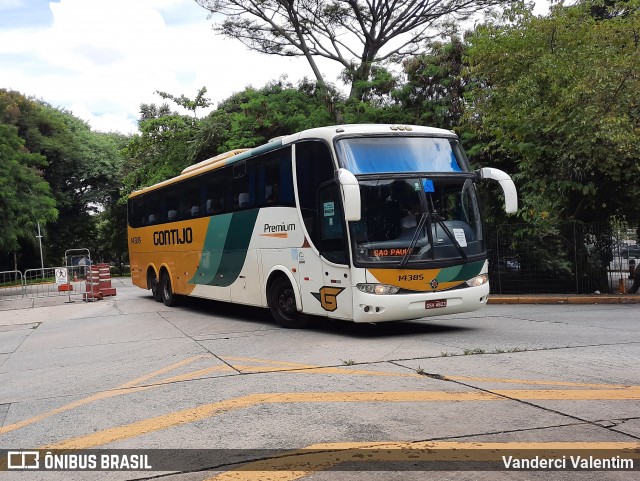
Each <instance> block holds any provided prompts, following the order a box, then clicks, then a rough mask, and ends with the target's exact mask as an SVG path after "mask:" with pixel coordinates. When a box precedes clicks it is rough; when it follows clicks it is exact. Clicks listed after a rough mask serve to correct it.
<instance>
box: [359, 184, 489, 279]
mask: <svg viewBox="0 0 640 481" xmlns="http://www.w3.org/2000/svg"><path fill="white" fill-rule="evenodd" d="M360 195H361V202H362V217H361V219H360V221H358V222H352V223H350V225H351V229H352V230H351V233H352V238H353V239H354V249H355V260H356V262H357V263H359V264H367V263H374V262H375V263H376V264H378V265H379V264H380V263H386V264H388V265H389V267H391V266H396V267H402V266H404V265H412V264H413V265H415V264H419V263H424V262H429V261H445V260H453V259H455V260H458V261H459V260H462V261H463V262H465V261H466V260H467V259H468V258H470V257H473V256H478V255H483V254H484V253H485V246H484V241H483V238H482V223H481V220H480V213H479V209H478V204H477V199H476V190H475V186H474V184H473V181H472V180H471V178H470V176H469V175H466V176H464V177H462V176H461V177H458V176H450V175H449V176H441V177H437V176H433V177H415V178H403V179H398V178H393V179H392V178H389V179H376V180H360Z"/></svg>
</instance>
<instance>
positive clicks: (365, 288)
mask: <svg viewBox="0 0 640 481" xmlns="http://www.w3.org/2000/svg"><path fill="white" fill-rule="evenodd" d="M356 287H357V288H358V290H359V291H361V292H364V293H366V294H378V295H384V294H395V293H396V292H398V291H399V290H400V288H399V287H396V286H389V285H387V284H358V285H357V286H356Z"/></svg>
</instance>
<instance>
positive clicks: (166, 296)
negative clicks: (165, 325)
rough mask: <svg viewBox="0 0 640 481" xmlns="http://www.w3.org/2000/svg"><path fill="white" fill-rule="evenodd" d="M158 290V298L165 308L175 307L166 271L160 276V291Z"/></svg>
mask: <svg viewBox="0 0 640 481" xmlns="http://www.w3.org/2000/svg"><path fill="white" fill-rule="evenodd" d="M158 290H159V291H160V296H161V297H162V302H164V305H165V306H167V307H172V306H175V305H176V303H177V302H176V295H175V294H174V293H173V290H172V289H171V279H170V278H169V273H168V272H167V271H163V272H162V274H161V275H160V289H158Z"/></svg>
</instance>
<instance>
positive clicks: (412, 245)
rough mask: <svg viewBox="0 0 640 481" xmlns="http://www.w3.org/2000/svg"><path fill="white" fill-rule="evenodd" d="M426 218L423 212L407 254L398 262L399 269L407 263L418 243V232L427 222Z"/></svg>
mask: <svg viewBox="0 0 640 481" xmlns="http://www.w3.org/2000/svg"><path fill="white" fill-rule="evenodd" d="M427 218H428V215H427V213H426V212H423V213H422V216H421V217H420V221H419V222H418V225H417V226H416V231H415V232H414V233H413V237H412V238H411V243H410V244H409V247H408V248H407V252H405V254H404V257H402V260H401V261H400V267H403V266H404V265H405V264H406V263H407V262H409V257H410V256H411V253H412V252H413V249H414V247H415V246H416V244H417V243H418V238H419V237H420V231H421V230H422V228H423V227H424V224H425V222H427Z"/></svg>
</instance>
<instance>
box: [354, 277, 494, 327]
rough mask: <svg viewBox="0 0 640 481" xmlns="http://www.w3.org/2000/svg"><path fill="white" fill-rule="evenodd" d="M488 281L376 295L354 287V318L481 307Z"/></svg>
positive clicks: (394, 318)
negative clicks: (441, 289)
mask: <svg viewBox="0 0 640 481" xmlns="http://www.w3.org/2000/svg"><path fill="white" fill-rule="evenodd" d="M488 296H489V283H485V284H483V285H482V286H478V287H466V288H463V289H453V290H450V291H441V292H420V293H415V294H393V295H375V294H366V293H364V292H361V291H359V290H358V289H356V288H355V287H354V289H353V320H354V322H388V321H406V320H410V319H420V318H423V317H432V316H443V315H447V314H460V313H463V312H472V311H476V310H478V309H480V308H482V307H483V306H484V305H485V304H486V303H487V298H488Z"/></svg>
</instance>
